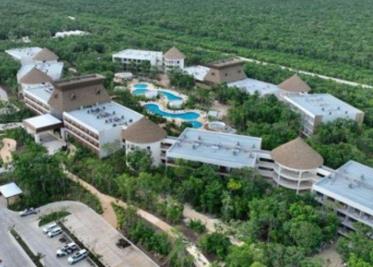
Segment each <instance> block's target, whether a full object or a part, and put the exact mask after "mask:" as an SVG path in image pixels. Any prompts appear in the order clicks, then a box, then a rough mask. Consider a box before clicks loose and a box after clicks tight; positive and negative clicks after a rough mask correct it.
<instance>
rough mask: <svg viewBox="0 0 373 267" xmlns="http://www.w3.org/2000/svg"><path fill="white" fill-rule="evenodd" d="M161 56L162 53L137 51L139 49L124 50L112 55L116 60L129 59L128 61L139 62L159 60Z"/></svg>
mask: <svg viewBox="0 0 373 267" xmlns="http://www.w3.org/2000/svg"><path fill="white" fill-rule="evenodd" d="M162 56H163V53H162V52H159V51H149V50H139V49H125V50H123V51H120V52H118V53H115V54H113V57H116V58H129V59H140V60H150V59H153V58H161V57H162Z"/></svg>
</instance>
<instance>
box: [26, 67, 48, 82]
mask: <svg viewBox="0 0 373 267" xmlns="http://www.w3.org/2000/svg"><path fill="white" fill-rule="evenodd" d="M46 82H52V78H51V77H49V76H48V75H47V74H45V73H44V72H42V71H41V70H38V69H37V68H35V67H34V68H32V69H31V70H30V71H29V72H27V73H26V74H25V75H24V76H23V77H22V78H21V79H20V83H24V84H38V83H46Z"/></svg>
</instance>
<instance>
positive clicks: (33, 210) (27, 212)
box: [19, 208, 39, 217]
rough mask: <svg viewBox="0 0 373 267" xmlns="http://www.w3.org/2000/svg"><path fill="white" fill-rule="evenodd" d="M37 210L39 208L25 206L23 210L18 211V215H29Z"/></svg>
mask: <svg viewBox="0 0 373 267" xmlns="http://www.w3.org/2000/svg"><path fill="white" fill-rule="evenodd" d="M38 212H39V210H37V209H34V208H27V209H25V210H23V211H20V212H19V216H21V217H26V216H28V215H31V214H37V213H38Z"/></svg>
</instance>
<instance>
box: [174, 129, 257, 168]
mask: <svg viewBox="0 0 373 267" xmlns="http://www.w3.org/2000/svg"><path fill="white" fill-rule="evenodd" d="M261 143H262V139H261V138H258V137H251V136H245V135H237V134H229V133H221V132H213V131H207V130H201V129H193V128H186V129H185V130H184V131H183V132H182V134H181V135H180V136H179V137H178V138H177V141H176V142H175V143H174V144H173V145H172V146H171V147H170V149H169V150H168V151H167V157H171V158H176V159H185V160H191V161H200V162H203V163H207V164H213V165H218V166H226V167H230V168H243V167H255V163H256V153H255V152H256V151H258V150H260V149H261Z"/></svg>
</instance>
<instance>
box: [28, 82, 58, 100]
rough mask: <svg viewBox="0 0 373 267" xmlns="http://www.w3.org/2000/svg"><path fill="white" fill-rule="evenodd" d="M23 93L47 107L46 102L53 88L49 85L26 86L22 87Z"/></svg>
mask: <svg viewBox="0 0 373 267" xmlns="http://www.w3.org/2000/svg"><path fill="white" fill-rule="evenodd" d="M22 90H23V93H24V94H26V95H29V96H31V97H33V98H35V99H37V100H39V101H40V102H42V103H43V104H45V105H49V104H48V101H49V99H50V97H51V95H52V93H53V90H54V87H53V85H51V84H50V83H44V84H35V85H27V86H24V87H23V89H22Z"/></svg>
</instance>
